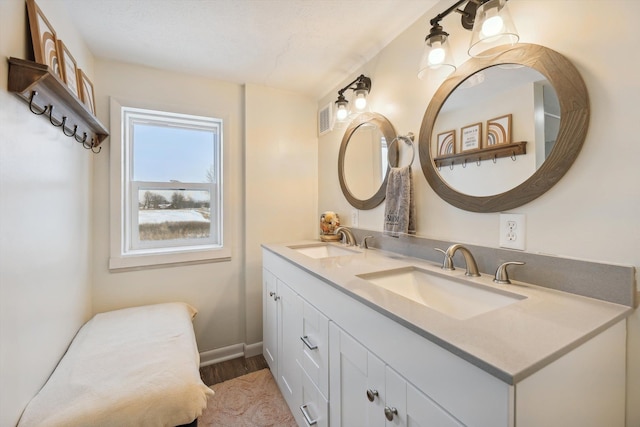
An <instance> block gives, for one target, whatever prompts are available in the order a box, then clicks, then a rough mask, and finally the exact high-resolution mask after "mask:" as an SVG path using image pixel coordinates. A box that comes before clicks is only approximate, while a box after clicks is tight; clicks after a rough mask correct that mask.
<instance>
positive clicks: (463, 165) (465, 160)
mask: <svg viewBox="0 0 640 427" xmlns="http://www.w3.org/2000/svg"><path fill="white" fill-rule="evenodd" d="M462 167H463V168H466V167H467V159H464V161H463V162H462Z"/></svg>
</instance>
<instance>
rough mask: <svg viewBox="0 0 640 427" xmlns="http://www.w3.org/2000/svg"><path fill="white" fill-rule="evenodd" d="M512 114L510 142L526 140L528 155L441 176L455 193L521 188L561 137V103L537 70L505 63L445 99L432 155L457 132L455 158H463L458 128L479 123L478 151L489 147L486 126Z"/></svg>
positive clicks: (460, 167) (446, 170)
mask: <svg viewBox="0 0 640 427" xmlns="http://www.w3.org/2000/svg"><path fill="white" fill-rule="evenodd" d="M505 115H511V122H510V136H511V142H520V141H526V154H523V155H518V156H515V155H514V156H513V157H510V156H507V157H503V158H499V159H494V160H495V161H486V160H485V161H482V162H479V163H477V162H475V161H474V159H470V160H469V161H468V162H465V163H458V164H456V165H455V166H453V167H451V168H450V167H448V166H446V162H445V166H442V167H440V168H439V170H438V173H439V174H440V176H441V178H442V179H443V180H444V181H445V182H446V183H447V184H448V185H449V186H451V187H452V188H453V189H455V190H456V191H458V192H460V193H463V194H468V195H472V196H490V195H494V194H500V193H503V192H505V191H508V190H510V189H511V188H513V187H515V186H517V185H519V184H521V183H523V182H524V181H526V180H527V179H528V178H529V177H530V176H531V175H533V174H534V173H535V171H536V170H537V169H538V168H539V167H540V166H541V165H542V164H543V163H544V160H545V159H546V158H547V156H548V154H549V153H550V151H551V149H552V148H553V144H554V143H555V140H556V138H557V135H558V129H559V123H560V104H559V101H558V97H557V95H556V92H555V90H554V89H553V87H552V86H551V85H550V83H549V81H548V80H547V79H546V78H545V77H544V76H543V75H542V74H541V73H539V72H538V71H536V70H535V69H533V68H530V67H526V66H520V65H517V64H501V65H496V66H492V67H488V68H485V69H483V70H480V71H478V72H476V73H474V74H472V75H470V76H469V77H467V78H466V79H465V80H464V81H463V82H462V83H461V84H460V85H459V86H458V87H457V88H456V89H455V90H454V91H453V92H452V93H451V94H450V95H449V97H448V98H447V99H446V101H445V103H444V104H443V106H442V108H441V109H440V113H439V114H438V117H437V119H436V122H435V127H434V129H433V137H432V141H433V142H432V153H433V154H434V157H437V153H438V138H437V135H439V134H442V133H444V132H447V131H451V130H453V131H454V132H457V136H458V137H457V138H456V146H455V149H454V150H455V153H462V152H463V146H462V139H463V138H462V135H461V134H460V129H462V128H463V127H465V126H468V125H469V124H475V123H481V124H482V126H481V129H482V135H481V137H480V141H479V145H480V148H487V147H489V146H490V145H489V144H490V143H489V140H490V138H489V129H488V124H487V121H488V120H491V119H493V118H496V117H503V116H505Z"/></svg>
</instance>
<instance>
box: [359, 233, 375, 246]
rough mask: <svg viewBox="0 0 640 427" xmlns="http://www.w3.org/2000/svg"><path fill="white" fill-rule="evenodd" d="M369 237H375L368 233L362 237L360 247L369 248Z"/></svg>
mask: <svg viewBox="0 0 640 427" xmlns="http://www.w3.org/2000/svg"><path fill="white" fill-rule="evenodd" d="M367 239H373V236H371V235H367V236H364V237H363V238H362V242H361V243H360V247H361V248H362V249H369V245H367Z"/></svg>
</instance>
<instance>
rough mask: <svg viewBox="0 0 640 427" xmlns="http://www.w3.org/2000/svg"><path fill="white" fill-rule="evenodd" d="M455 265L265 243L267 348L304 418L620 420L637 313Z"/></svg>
mask: <svg viewBox="0 0 640 427" xmlns="http://www.w3.org/2000/svg"><path fill="white" fill-rule="evenodd" d="M455 267H456V269H455V270H453V271H446V270H443V269H442V268H441V265H440V264H438V263H434V262H432V261H428V260H424V259H419V258H413V257H409V256H405V255H401V254H398V253H395V252H387V251H384V250H381V249H362V248H359V247H354V246H345V245H343V244H340V243H324V242H317V241H303V242H291V243H286V244H265V245H263V294H264V295H263V301H264V302H263V304H264V306H263V315H264V319H263V320H264V339H263V348H264V350H263V352H264V355H265V358H266V359H267V362H268V363H269V365H270V368H271V371H272V373H273V374H274V377H275V378H276V379H277V383H278V385H279V387H280V390H281V391H282V393H283V395H284V397H285V400H286V401H287V404H288V405H289V407H290V408H291V411H292V413H293V414H294V416H295V418H296V420H297V422H298V424H299V425H300V426H306V425H317V426H328V425H331V426H332V427H336V426H344V427H352V426H367V427H368V426H385V425H386V426H409V425H420V426H431V425H433V426H486V427H500V426H505V427H513V426H517V427H523V426H524V427H526V426H563V427H567V426H568V427H570V426H580V427H585V426H603V425H607V426H624V422H625V374H626V368H625V364H626V324H625V318H626V317H627V316H628V315H629V314H630V313H631V311H632V308H631V307H629V306H626V305H621V304H615V303H611V302H606V301H602V300H598V299H594V298H587V297H583V296H579V295H575V294H571V293H566V292H560V291H557V290H553V289H549V288H545V287H540V286H536V285H532V284H528V283H523V282H519V281H516V280H513V281H512V283H510V284H497V283H495V282H494V280H493V279H494V276H493V274H491V275H488V274H481V275H480V276H479V277H470V276H467V275H466V274H465V267H464V265H457V264H456V266H455ZM496 267H497V266H496ZM516 268H527V266H519V267H516Z"/></svg>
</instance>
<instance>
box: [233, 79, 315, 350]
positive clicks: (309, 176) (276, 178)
mask: <svg viewBox="0 0 640 427" xmlns="http://www.w3.org/2000/svg"><path fill="white" fill-rule="evenodd" d="M245 112H246V113H245V191H244V197H245V224H246V229H245V233H246V235H245V242H246V245H245V250H246V270H245V271H246V294H247V295H246V319H247V323H246V327H247V338H246V339H247V343H258V342H261V341H262V253H261V248H260V244H262V243H269V242H282V241H294V240H300V239H312V238H317V235H318V230H319V227H318V221H319V218H318V217H317V216H316V211H317V207H316V204H317V200H318V191H317V182H318V157H317V152H318V139H317V136H316V135H317V131H316V105H315V101H314V100H312V99H309V98H306V97H304V96H301V95H297V94H295V93H291V92H283V91H280V90H276V89H271V88H266V87H264V86H256V85H247V86H246V87H245Z"/></svg>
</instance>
